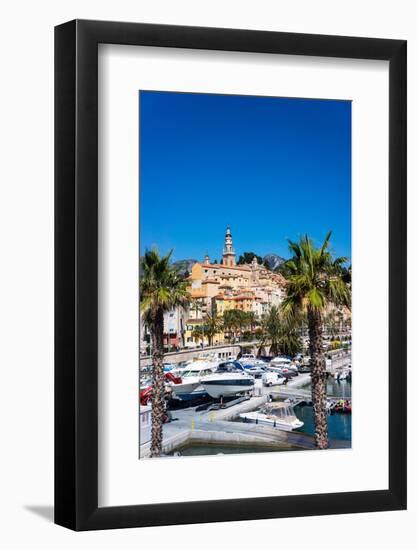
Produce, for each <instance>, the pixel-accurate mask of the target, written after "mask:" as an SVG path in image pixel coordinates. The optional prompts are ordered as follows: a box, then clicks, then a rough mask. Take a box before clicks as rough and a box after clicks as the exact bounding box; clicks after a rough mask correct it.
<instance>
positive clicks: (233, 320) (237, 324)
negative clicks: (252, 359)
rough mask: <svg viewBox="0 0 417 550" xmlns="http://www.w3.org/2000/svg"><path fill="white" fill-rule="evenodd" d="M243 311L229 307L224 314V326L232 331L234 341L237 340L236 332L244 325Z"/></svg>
mask: <svg viewBox="0 0 417 550" xmlns="http://www.w3.org/2000/svg"><path fill="white" fill-rule="evenodd" d="M243 316H244V313H243V311H240V310H239V309H229V310H227V311H225V312H224V314H223V326H224V328H225V329H226V330H227V331H229V332H231V333H232V340H233V343H235V341H236V334H237V333H238V332H239V331H240V330H241V329H242V327H243Z"/></svg>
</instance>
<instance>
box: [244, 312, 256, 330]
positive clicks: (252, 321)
mask: <svg viewBox="0 0 417 550" xmlns="http://www.w3.org/2000/svg"><path fill="white" fill-rule="evenodd" d="M245 317H246V326H247V327H248V328H249V330H250V332H251V334H252V333H253V331H254V329H255V327H256V324H257V319H256V315H255V313H254V312H253V311H248V312H247V313H246V314H245Z"/></svg>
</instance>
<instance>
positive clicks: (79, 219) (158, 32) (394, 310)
mask: <svg viewBox="0 0 417 550" xmlns="http://www.w3.org/2000/svg"><path fill="white" fill-rule="evenodd" d="M106 43H111V44H123V45H146V46H159V47H169V48H193V49H203V50H224V51H240V52H258V53H269V54H290V55H303V56H321V57H336V58H355V59H374V60H387V61H388V62H389V403H388V406H389V488H388V489H387V490H378V491H358V492H348V493H334V494H305V495H296V496H276V497H262V498H246V499H232V500H216V501H200V502H183V503H171V504H152V505H150V504H149V505H148V504H147V505H137V506H118V507H98V498H97V494H98V467H97V465H98V448H97V434H98V408H97V405H98V392H97V387H98V350H97V335H98V329H97V325H98V316H97V307H98V290H97V277H98V250H97V247H98V202H97V199H98V151H97V145H98V131H97V128H98V109H97V103H98V71H97V67H98V65H97V53H98V44H106ZM406 113H407V108H406V41H404V40H387V39H374V38H353V37H341V36H321V35H311V34H293V33H280V32H265V31H249V30H236V29H219V28H198V27H181V26H165V25H150V24H142V23H118V22H106V21H84V20H74V21H70V22H68V23H64V24H62V25H59V26H57V27H56V28H55V522H56V523H57V524H59V525H63V526H65V527H68V528H70V529H74V530H91V529H108V528H123V527H140V526H155V525H170V524H184V523H204V522H216V521H236V520H250V519H261V518H281V517H289V516H309V515H324V514H341V513H353V512H371V511H386V510H403V509H405V508H406V429H407V424H406V406H407V404H406V136H407V132H406Z"/></svg>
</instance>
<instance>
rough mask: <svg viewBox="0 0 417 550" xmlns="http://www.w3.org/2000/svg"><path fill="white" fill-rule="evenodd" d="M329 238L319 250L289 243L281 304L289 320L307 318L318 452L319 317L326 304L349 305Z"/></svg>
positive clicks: (321, 437)
mask: <svg viewBox="0 0 417 550" xmlns="http://www.w3.org/2000/svg"><path fill="white" fill-rule="evenodd" d="M330 236H331V232H329V233H327V235H326V238H325V239H324V242H323V244H322V246H321V247H319V248H316V247H315V246H314V244H313V242H312V240H311V239H310V238H309V237H308V236H307V235H305V236H304V237H302V238H301V239H300V241H299V242H298V243H294V242H292V241H289V248H290V252H292V254H293V257H292V258H291V259H290V260H288V261H287V262H286V267H287V268H288V275H287V277H286V279H287V297H286V298H285V299H284V301H283V304H282V309H283V311H284V312H285V313H286V314H287V315H288V317H289V318H290V319H297V317H298V316H299V315H300V314H302V313H306V314H307V322H308V334H309V353H310V366H311V381H312V401H313V409H314V424H315V442H316V446H317V447H318V448H319V449H326V448H327V447H328V445H329V442H328V432H327V414H326V401H327V396H326V367H325V360H324V352H323V342H322V340H323V323H322V316H323V312H324V311H325V308H326V306H327V304H334V305H336V306H339V305H344V306H346V307H349V308H350V302H351V289H350V285H349V283H346V281H345V280H344V278H343V275H344V273H343V264H345V263H346V261H347V258H336V259H334V258H333V257H332V254H331V252H330V250H329V243H330Z"/></svg>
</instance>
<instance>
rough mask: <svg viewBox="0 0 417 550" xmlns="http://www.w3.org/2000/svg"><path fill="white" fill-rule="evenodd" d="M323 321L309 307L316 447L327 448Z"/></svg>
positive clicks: (315, 311)
mask: <svg viewBox="0 0 417 550" xmlns="http://www.w3.org/2000/svg"><path fill="white" fill-rule="evenodd" d="M322 330H323V329H322V322H321V314H320V312H319V311H317V310H315V309H313V308H309V310H308V332H309V339H310V366H311V382H312V389H311V398H312V401H313V410H314V425H315V429H314V438H315V442H316V447H317V448H319V449H327V447H328V446H329V439H328V433H327V412H326V402H327V395H326V369H325V361H324V356H323V345H322V336H323V335H322Z"/></svg>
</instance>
